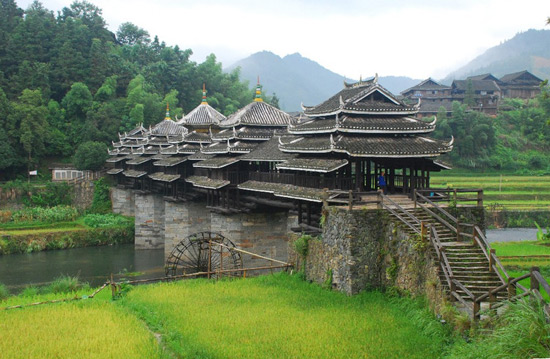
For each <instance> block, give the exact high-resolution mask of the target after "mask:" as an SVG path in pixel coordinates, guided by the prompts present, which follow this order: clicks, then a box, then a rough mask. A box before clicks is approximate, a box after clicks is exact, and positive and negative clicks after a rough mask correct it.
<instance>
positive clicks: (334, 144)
mask: <svg viewBox="0 0 550 359" xmlns="http://www.w3.org/2000/svg"><path fill="white" fill-rule="evenodd" d="M334 146H336V142H334V137H333V136H332V133H331V134H330V149H331V150H334Z"/></svg>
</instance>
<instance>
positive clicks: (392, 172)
mask: <svg viewBox="0 0 550 359" xmlns="http://www.w3.org/2000/svg"><path fill="white" fill-rule="evenodd" d="M388 172H389V175H390V178H389V180H390V181H389V182H390V183H389V187H390V188H389V190H390V193H395V168H393V167H392V168H389V169H388Z"/></svg>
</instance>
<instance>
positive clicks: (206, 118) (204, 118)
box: [178, 84, 226, 127]
mask: <svg viewBox="0 0 550 359" xmlns="http://www.w3.org/2000/svg"><path fill="white" fill-rule="evenodd" d="M225 119H226V117H225V116H224V115H222V114H221V113H219V112H218V111H217V110H216V109H215V108H213V107H212V106H210V105H209V104H208V101H207V100H206V88H205V85H204V84H203V85H202V102H201V103H200V105H198V106H197V107H195V108H194V109H193V110H192V111H191V112H189V113H188V114H187V115H185V116H184V117H183V118H182V119H181V120H180V121H178V124H179V125H184V126H193V127H209V126H219V125H220V123H222V122H224V121H225Z"/></svg>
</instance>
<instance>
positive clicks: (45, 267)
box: [0, 244, 164, 293]
mask: <svg viewBox="0 0 550 359" xmlns="http://www.w3.org/2000/svg"><path fill="white" fill-rule="evenodd" d="M128 272H142V274H141V275H139V276H137V277H131V279H144V278H156V277H162V276H164V250H163V249H160V250H158V249H155V250H135V249H134V245H133V244H122V245H115V246H101V247H86V248H74V249H66V250H54V251H44V252H35V253H28V254H10V255H5V256H0V283H3V284H5V285H6V286H7V287H8V288H9V289H10V291H11V292H12V293H17V292H19V291H21V290H22V289H24V288H25V287H26V286H29V285H36V286H42V285H47V284H49V283H51V282H52V281H53V280H54V279H55V278H57V277H59V276H60V275H69V276H78V277H79V278H80V280H81V281H84V282H88V283H89V284H90V285H91V286H98V285H101V284H103V283H105V281H106V280H107V279H108V278H110V276H111V273H113V274H114V277H115V279H117V280H118V279H121V278H124V277H126V278H128V279H130V278H129V277H128V276H127V275H125V273H128Z"/></svg>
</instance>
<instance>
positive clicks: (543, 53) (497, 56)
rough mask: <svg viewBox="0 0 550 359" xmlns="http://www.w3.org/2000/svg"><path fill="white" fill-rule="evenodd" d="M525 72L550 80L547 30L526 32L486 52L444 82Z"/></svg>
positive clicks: (549, 42) (450, 75)
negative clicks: (470, 77)
mask: <svg viewBox="0 0 550 359" xmlns="http://www.w3.org/2000/svg"><path fill="white" fill-rule="evenodd" d="M523 70H528V71H529V72H531V73H532V74H533V75H535V76H538V77H540V78H542V79H547V78H550V30H532V29H531V30H528V31H525V32H521V33H518V34H516V36H514V37H513V38H511V39H510V40H507V41H505V42H503V43H501V44H500V45H498V46H495V47H492V48H490V49H488V50H487V51H485V52H484V53H483V54H481V55H480V56H478V57H476V58H475V59H473V60H472V61H470V62H469V63H468V64H466V65H465V66H463V67H461V68H459V69H458V70H456V71H454V72H452V73H451V74H449V75H448V76H447V77H446V78H445V79H443V80H442V82H443V83H447V84H449V83H450V82H451V81H452V80H453V79H464V78H466V77H468V76H472V75H479V74H484V73H491V74H493V75H495V76H496V77H498V78H500V77H502V76H503V75H505V74H509V73H513V72H519V71H523Z"/></svg>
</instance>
